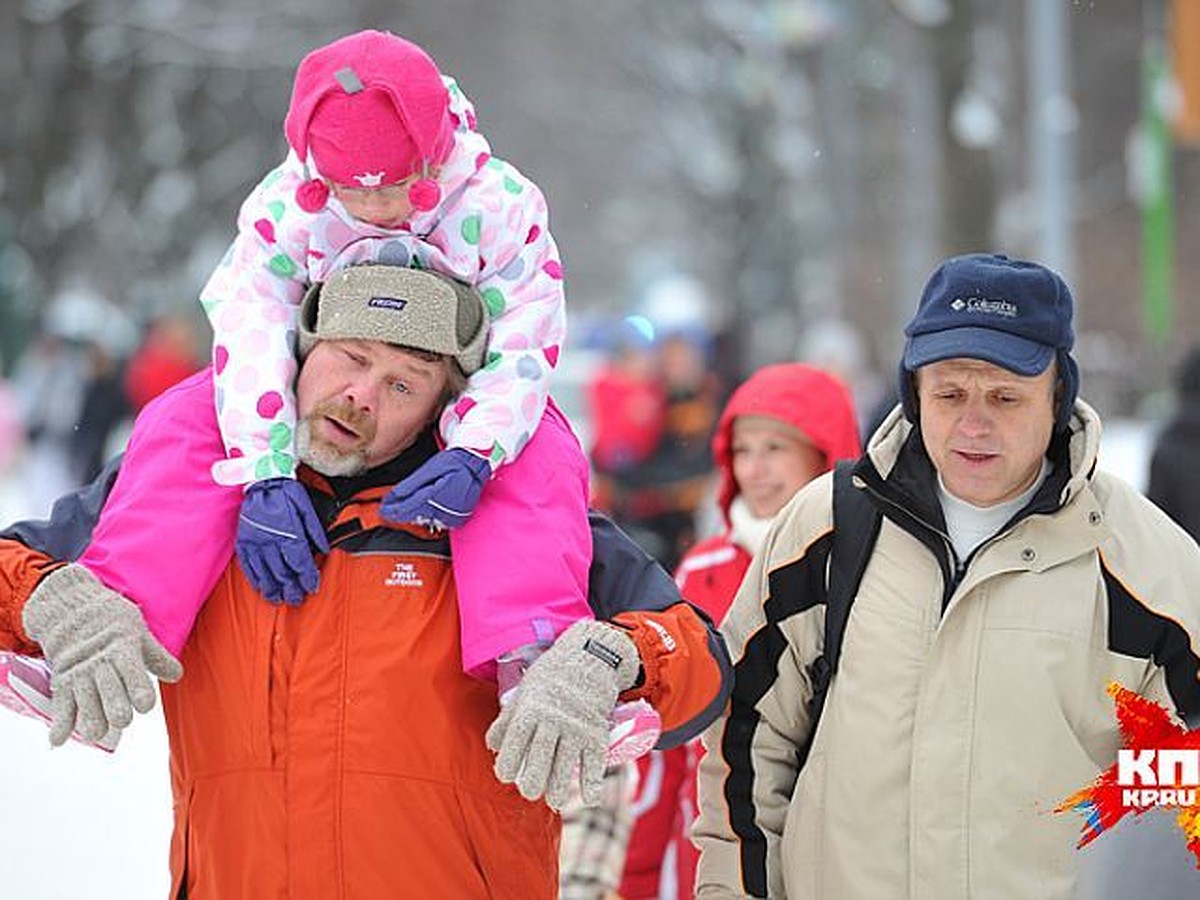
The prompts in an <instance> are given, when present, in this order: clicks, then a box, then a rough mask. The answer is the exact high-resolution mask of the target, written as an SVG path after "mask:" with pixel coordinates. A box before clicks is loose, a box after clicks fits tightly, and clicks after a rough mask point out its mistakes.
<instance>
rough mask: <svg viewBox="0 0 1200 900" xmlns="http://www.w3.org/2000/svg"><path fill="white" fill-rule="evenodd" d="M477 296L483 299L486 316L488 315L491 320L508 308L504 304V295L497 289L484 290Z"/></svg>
mask: <svg viewBox="0 0 1200 900" xmlns="http://www.w3.org/2000/svg"><path fill="white" fill-rule="evenodd" d="M479 295H480V296H481V297H483V302H484V304H485V305H486V306H487V311H488V315H490V316H491V317H492V318H493V319H494V318H496V316H498V315H500V314H501V313H502V312H504V310H505V308H506V307H507V306H508V304H507V303H505V302H504V294H503V293H502V292H501V290H500V289H499V288H494V287H490V288H484V289H483V290H482V291H480V292H479Z"/></svg>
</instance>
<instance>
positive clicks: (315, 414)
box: [308, 400, 375, 443]
mask: <svg viewBox="0 0 1200 900" xmlns="http://www.w3.org/2000/svg"><path fill="white" fill-rule="evenodd" d="M308 418H309V419H310V420H312V419H318V418H327V419H333V420H334V421H335V422H338V423H340V424H341V425H343V426H345V427H346V428H348V429H350V430H351V431H353V432H354V433H355V434H357V435H358V436H359V438H361V439H362V441H363V442H364V443H370V442H371V441H372V440H374V439H375V417H374V416H372V415H371V414H370V413H367V412H364V411H363V410H361V409H358V408H357V407H355V406H352V405H350V404H349V403H346V402H344V401H339V400H322V401H321V402H320V403H318V404H317V405H316V406H314V407H313V409H312V412H310V413H309V414H308Z"/></svg>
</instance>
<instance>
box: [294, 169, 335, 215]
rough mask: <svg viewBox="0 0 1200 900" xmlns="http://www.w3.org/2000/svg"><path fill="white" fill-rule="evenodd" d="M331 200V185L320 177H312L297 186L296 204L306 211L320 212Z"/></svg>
mask: <svg viewBox="0 0 1200 900" xmlns="http://www.w3.org/2000/svg"><path fill="white" fill-rule="evenodd" d="M328 202H329V185H327V184H326V183H325V182H323V181H321V179H319V178H310V179H309V180H308V181H306V182H304V183H303V184H301V185H300V187H298V188H296V205H297V206H299V207H300V208H301V209H302V210H304V211H305V212H306V213H315V212H320V211H321V210H323V209H324V208H325V204H326V203H328Z"/></svg>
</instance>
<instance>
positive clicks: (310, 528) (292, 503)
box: [236, 478, 329, 606]
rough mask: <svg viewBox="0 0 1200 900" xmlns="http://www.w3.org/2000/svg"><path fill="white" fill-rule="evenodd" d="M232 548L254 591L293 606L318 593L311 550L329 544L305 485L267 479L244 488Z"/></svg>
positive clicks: (290, 481)
mask: <svg viewBox="0 0 1200 900" xmlns="http://www.w3.org/2000/svg"><path fill="white" fill-rule="evenodd" d="M236 546H237V558H238V562H239V563H241V565H242V572H244V573H245V575H246V580H247V581H249V582H250V584H251V585H252V586H253V587H254V589H255V590H257V591H258V592H259V593H260V594H262V595H263V596H264V597H266V598H267V599H268V600H270V601H272V602H273V603H278V602H279V601H281V600H284V601H287V602H288V603H290V604H292V605H293V606H295V605H298V604H300V603H302V602H303V601H304V596H305V595H306V594H311V593H312V592H313V591H315V590H316V589H317V584H318V583H319V576H318V574H317V564H316V562H314V560H313V547H316V548H317V549H318V550H320V551H321V552H322V553H328V552H329V539H328V538H327V537H326V536H325V529H324V528H323V527H322V526H321V522H320V520H319V519H318V518H317V513H316V511H315V510H314V509H313V505H312V500H311V499H310V498H309V496H308V491H306V490H305V489H304V485H302V484H301V483H300V482H298V481H296V480H295V479H294V478H268V479H267V480H266V481H258V482H255V483H254V484H252V485H250V487H249V488H247V489H246V496H245V498H244V499H243V500H242V511H241V514H240V515H239V516H238V530H237V543H236Z"/></svg>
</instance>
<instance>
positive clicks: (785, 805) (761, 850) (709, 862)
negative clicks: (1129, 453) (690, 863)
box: [693, 479, 830, 900]
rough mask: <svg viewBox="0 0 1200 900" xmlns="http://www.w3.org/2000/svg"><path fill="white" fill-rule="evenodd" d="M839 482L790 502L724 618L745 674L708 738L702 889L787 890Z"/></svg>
mask: <svg viewBox="0 0 1200 900" xmlns="http://www.w3.org/2000/svg"><path fill="white" fill-rule="evenodd" d="M829 486H830V482H829V480H828V479H822V480H820V481H818V482H814V484H813V485H812V486H810V488H806V489H805V490H804V491H802V492H801V493H800V494H799V495H797V497H796V498H794V499H793V501H792V502H791V503H790V504H789V505H788V506H786V507H785V508H784V510H783V511H782V512H781V513H780V515H779V517H778V518H777V519H776V521H775V524H774V525H773V526H772V528H771V531H770V532H769V534H768V536H767V540H766V543H765V545H764V547H763V550H762V552H761V553H760V554H759V555H757V556H756V557H755V558H754V561H753V562H752V564H751V566H750V569H749V571H748V572H747V573H746V577H745V579H744V580H743V582H742V585H741V588H740V589H739V591H738V593H737V596H736V597H735V599H734V602H733V605H732V607H731V608H730V610H729V614H728V615H727V616H726V618H725V621H724V623H723V624H722V626H721V630H722V633H723V634H724V635H725V640H726V642H727V643H728V645H729V651H730V654H731V656H732V657H733V663H734V684H733V694H732V698H731V700H730V703H729V706H728V707H727V708H726V711H725V713H724V715H722V717H721V718H720V719H718V720H717V722H715V723H714V724H713V725H712V726H711V727H710V728H709V729H708V730H707V731H706V732H705V733H704V737H703V741H704V747H705V751H706V752H705V755H704V757H703V759H702V761H701V764H700V775H699V805H700V816H699V819H698V821H697V822H696V825H695V828H694V830H693V839H694V840H695V841H696V844H697V846H698V847H699V848H700V853H701V855H700V863H699V869H698V872H697V876H696V896H697V897H698V898H705V900H715V898H741V897H784V896H786V895H785V893H784V888H783V880H782V874H781V868H780V864H779V862H780V861H779V854H780V849H779V848H780V841H781V838H782V836H783V830H784V824H785V822H786V819H787V814H788V810H789V807H790V804H791V799H792V794H793V791H794V790H795V787H796V781H797V776H798V774H799V767H798V764H797V758H798V757H797V754H798V752H800V750H801V749H802V748H804V747H805V746H806V744H807V742H808V739H809V737H810V730H811V729H810V721H809V711H808V704H809V701H810V699H811V695H812V691H811V685H810V680H809V675H808V667H809V666H810V665H811V664H812V662H813V661H814V660H815V659H816V657H817V655H818V654H819V653H820V650H821V645H822V643H823V634H824V631H823V629H824V616H825V607H824V599H825V577H826V565H827V560H828V547H829V520H830V515H829V512H828V505H829V502H830V489H829ZM822 510H824V512H822Z"/></svg>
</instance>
